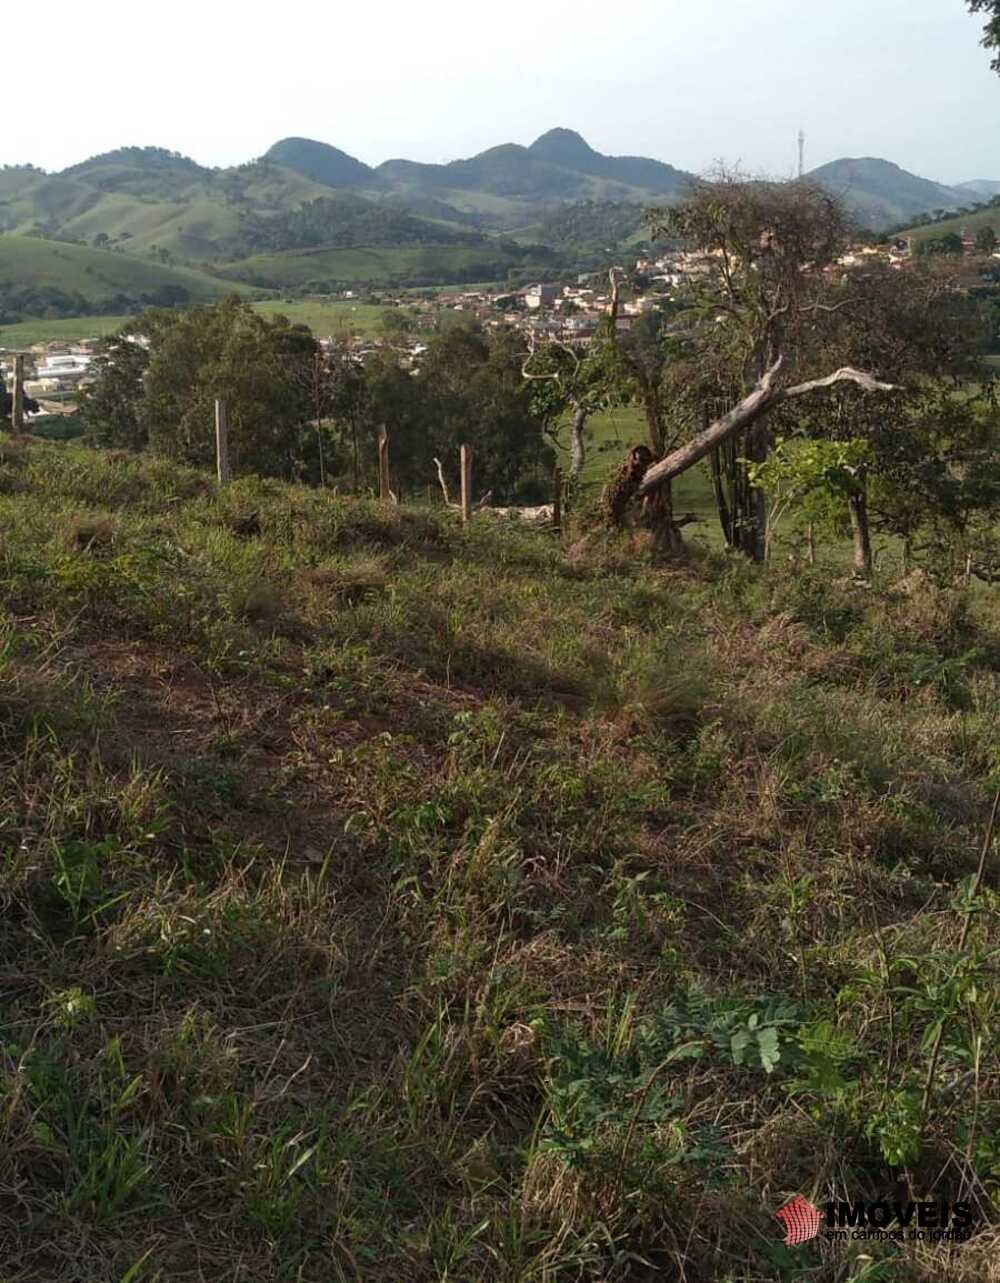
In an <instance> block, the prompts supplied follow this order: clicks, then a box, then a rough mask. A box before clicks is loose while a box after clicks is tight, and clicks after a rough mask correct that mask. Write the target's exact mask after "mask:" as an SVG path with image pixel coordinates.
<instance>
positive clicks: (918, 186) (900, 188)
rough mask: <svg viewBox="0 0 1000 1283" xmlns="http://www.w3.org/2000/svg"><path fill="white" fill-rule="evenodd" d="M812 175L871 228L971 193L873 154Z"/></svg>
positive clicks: (964, 199) (961, 201)
mask: <svg viewBox="0 0 1000 1283" xmlns="http://www.w3.org/2000/svg"><path fill="white" fill-rule="evenodd" d="M808 177H809V178H812V179H815V180H816V181H817V182H820V183H822V184H823V185H824V186H825V187H827V188H829V190H830V191H832V192H833V193H834V194H835V195H837V196H840V197H841V198H842V200H843V201H844V203H845V204H846V205H847V206H848V207H849V208H850V209H851V210H853V211H854V213H855V214H856V215H857V216H858V217H859V218H860V219H861V220H862V222H864V223H867V224H868V225H869V226H871V227H872V228H875V229H879V228H882V227H886V226H888V225H889V224H892V223H902V222H905V221H906V220H907V219H909V218H913V217H916V216H917V215H919V214H924V213H927V212H929V211H932V210H935V209H946V210H947V209H959V208H961V206H963V205H967V204H970V203H972V202H974V200H975V196H974V195H972V194H971V193H969V192H963V191H961V190H959V189H958V188H955V187H946V186H945V185H944V184H943V183H935V182H932V181H931V180H930V179H928V178H920V177H918V175H916V174H911V173H909V172H908V171H907V170H905V169H902V168H901V167H900V166H899V165H896V164H894V163H893V162H892V161H891V160H882V159H880V158H878V157H875V156H863V157H845V158H843V159H842V160H834V161H831V162H830V163H829V164H828V165H821V166H820V167H819V168H818V169H814V170H812V171H811V172H810V173H809V175H808Z"/></svg>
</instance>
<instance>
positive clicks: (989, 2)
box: [966, 0, 1000, 72]
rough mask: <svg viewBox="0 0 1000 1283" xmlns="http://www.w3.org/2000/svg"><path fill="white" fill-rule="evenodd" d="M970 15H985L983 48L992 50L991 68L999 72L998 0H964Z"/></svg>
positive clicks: (999, 8) (999, 4)
mask: <svg viewBox="0 0 1000 1283" xmlns="http://www.w3.org/2000/svg"><path fill="white" fill-rule="evenodd" d="M966 3H967V4H968V6H969V12H970V13H983V14H985V15H986V25H985V27H984V28H983V47H984V48H986V49H992V50H993V54H994V57H993V62H992V64H991V65H992V67H993V70H994V71H996V72H1000V0H966Z"/></svg>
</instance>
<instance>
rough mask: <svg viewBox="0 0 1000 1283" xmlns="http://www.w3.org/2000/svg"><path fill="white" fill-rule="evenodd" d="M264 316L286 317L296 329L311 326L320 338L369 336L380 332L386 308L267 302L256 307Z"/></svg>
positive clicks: (312, 301) (346, 303) (348, 303)
mask: <svg viewBox="0 0 1000 1283" xmlns="http://www.w3.org/2000/svg"><path fill="white" fill-rule="evenodd" d="M254 309H255V310H256V311H258V312H260V313H261V315H262V316H275V315H278V314H279V313H280V314H281V315H282V316H287V317H288V319H289V320H290V321H292V322H293V324H295V325H308V327H309V328H310V329H311V330H312V332H313V333H314V334H315V335H316V336H317V338H326V337H329V336H331V335H336V334H340V333H343V332H344V331H347V332H349V333H352V334H359V335H369V334H377V333H378V332H379V328H380V326H379V323H380V320H381V317H382V315H383V313H384V312H385V311H386V308H385V307H379V306H375V305H373V304H369V303H354V302H352V301H350V300H346V301H344V302H339V301H338V302H327V301H325V300H320V299H294V300H293V299H289V300H287V301H286V300H280V299H268V300H266V301H264V302H259V303H255V304H254Z"/></svg>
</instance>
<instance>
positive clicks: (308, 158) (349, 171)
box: [262, 138, 374, 187]
mask: <svg viewBox="0 0 1000 1283" xmlns="http://www.w3.org/2000/svg"><path fill="white" fill-rule="evenodd" d="M262 159H263V160H267V161H270V162H271V163H272V164H274V165H283V166H284V167H285V168H286V169H293V170H295V172H296V173H299V174H304V175H305V176H306V177H307V178H311V179H312V180H313V182H314V183H322V184H323V186H324V187H368V186H371V183H372V180H373V178H374V171H373V170H372V169H371V168H370V167H369V166H368V165H365V164H363V163H362V162H361V161H360V160H355V158H354V157H353V156H349V155H348V154H347V152H346V151H341V150H340V149H339V148H338V147H331V146H330V144H329V143H318V142H315V141H314V140H313V139H311V138H282V139H281V141H280V142H277V143H275V144H274V146H273V147H269V148H268V149H267V151H266V152H265V153H264V155H263V157H262Z"/></svg>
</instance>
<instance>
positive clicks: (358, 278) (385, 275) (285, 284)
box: [220, 237, 558, 293]
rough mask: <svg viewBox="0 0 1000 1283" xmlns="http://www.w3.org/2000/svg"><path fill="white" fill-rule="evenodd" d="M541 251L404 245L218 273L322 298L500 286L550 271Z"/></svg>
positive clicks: (292, 257) (289, 257) (255, 262)
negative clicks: (391, 288)
mask: <svg viewBox="0 0 1000 1283" xmlns="http://www.w3.org/2000/svg"><path fill="white" fill-rule="evenodd" d="M557 262H558V259H557V256H556V254H555V253H554V252H553V251H552V250H550V249H547V248H545V247H540V246H519V245H516V244H515V243H513V242H510V241H503V240H496V239H492V238H487V237H483V238H480V239H478V240H477V242H476V243H475V244H471V245H464V244H459V245H454V244H443V245H442V244H403V245H381V246H364V245H358V246H353V247H350V248H344V249H327V248H320V249H312V250H303V251H301V252H298V253H287V252H286V253H278V254H257V255H254V256H252V257H250V258H246V259H242V260H239V261H237V262H233V263H229V264H226V265H225V266H223V267H222V268H220V271H221V272H222V273H224V275H225V276H226V278H227V279H232V280H236V281H243V282H245V283H247V284H250V285H256V286H262V287H266V288H273V289H293V290H298V291H305V292H308V293H314V292H315V293H326V292H328V291H330V290H336V289H343V288H345V287H351V286H354V285H374V284H378V285H395V286H415V285H435V284H457V283H460V282H464V281H492V280H503V279H505V278H506V276H507V273H508V272H509V271H510V270H511V268H524V269H530V268H532V267H535V268H540V267H552V266H555V265H556V264H557Z"/></svg>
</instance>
